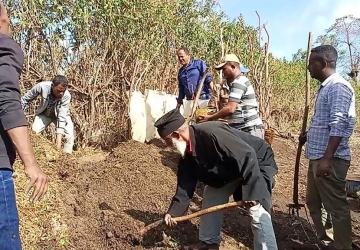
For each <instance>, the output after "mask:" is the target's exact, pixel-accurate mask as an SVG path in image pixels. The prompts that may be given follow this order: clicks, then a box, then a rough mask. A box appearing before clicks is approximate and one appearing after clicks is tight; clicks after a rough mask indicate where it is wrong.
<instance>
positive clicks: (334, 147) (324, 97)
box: [299, 45, 355, 250]
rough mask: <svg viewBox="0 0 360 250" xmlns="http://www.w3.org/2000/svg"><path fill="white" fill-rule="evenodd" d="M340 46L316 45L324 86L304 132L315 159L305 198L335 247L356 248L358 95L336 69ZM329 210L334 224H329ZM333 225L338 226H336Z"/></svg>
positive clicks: (315, 68)
mask: <svg viewBox="0 0 360 250" xmlns="http://www.w3.org/2000/svg"><path fill="white" fill-rule="evenodd" d="M337 58H338V54H337V51H336V50H335V48H334V47H332V46H330V45H322V46H318V47H316V48H314V49H312V50H311V55H310V59H309V65H308V70H309V72H310V74H311V77H312V78H315V79H317V80H319V82H320V87H319V90H318V93H317V97H316V102H315V111H314V115H313V117H312V119H311V123H310V126H309V128H308V131H307V133H306V134H304V135H300V138H299V139H300V142H301V143H302V144H304V143H305V142H307V145H306V158H308V159H309V160H310V162H309V169H308V177H307V193H306V204H307V206H308V208H309V211H310V215H311V217H312V220H313V222H314V225H315V228H316V231H317V234H318V237H319V238H320V240H321V241H322V243H323V244H324V245H330V246H334V247H335V249H342V250H348V249H349V250H350V249H352V247H351V245H352V239H351V231H352V230H351V217H350V208H349V204H348V202H347V200H346V190H345V185H346V175H347V172H348V169H349V167H350V160H351V157H350V147H349V138H350V136H351V134H352V133H353V130H354V125H355V95H354V89H353V88H352V86H351V84H350V83H349V82H348V81H346V80H345V79H344V78H343V77H341V76H340V75H339V74H338V73H336V61H337ZM326 213H328V214H329V215H330V217H331V220H332V224H333V225H332V227H333V228H325V226H324V224H325V223H324V222H325V219H326V217H327V214H326ZM330 227H331V226H330ZM332 231H333V232H332Z"/></svg>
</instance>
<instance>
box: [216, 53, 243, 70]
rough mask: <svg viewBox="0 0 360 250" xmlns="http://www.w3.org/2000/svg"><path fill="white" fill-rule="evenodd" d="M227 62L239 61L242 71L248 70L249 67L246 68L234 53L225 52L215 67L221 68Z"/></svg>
mask: <svg viewBox="0 0 360 250" xmlns="http://www.w3.org/2000/svg"><path fill="white" fill-rule="evenodd" d="M227 62H235V63H239V66H240V70H241V72H242V73H246V72H249V69H248V68H246V67H245V66H244V65H243V64H242V63H241V62H240V60H239V58H238V57H237V56H236V55H235V54H226V55H225V57H224V59H223V60H222V62H221V63H220V64H219V65H217V66H215V69H217V70H220V69H222V68H223V67H224V66H225V64H226V63H227Z"/></svg>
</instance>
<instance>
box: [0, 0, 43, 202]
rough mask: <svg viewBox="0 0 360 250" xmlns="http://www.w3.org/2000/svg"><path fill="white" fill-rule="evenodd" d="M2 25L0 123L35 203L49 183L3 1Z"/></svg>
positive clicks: (21, 58)
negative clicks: (36, 152)
mask: <svg viewBox="0 0 360 250" xmlns="http://www.w3.org/2000/svg"><path fill="white" fill-rule="evenodd" d="M0 23H1V27H0V123H1V124H2V127H3V129H4V131H6V132H7V133H8V135H9V137H10V140H11V141H12V143H13V145H14V147H15V149H16V151H17V152H18V154H19V156H20V158H21V160H22V161H23V163H24V165H25V174H26V175H27V176H28V177H29V178H30V182H29V184H28V185H27V187H26V192H28V191H29V190H30V189H31V188H32V187H34V191H33V193H32V196H31V201H37V200H38V199H40V198H41V197H42V196H43V195H44V194H45V193H46V190H47V180H46V176H45V175H44V174H43V173H42V171H41V169H40V167H39V165H38V164H37V162H36V159H35V155H34V150H33V148H32V146H31V143H30V138H29V134H28V131H27V125H28V124H27V121H26V117H25V114H24V111H23V110H22V105H21V100H20V99H21V98H20V86H19V78H20V74H21V71H22V65H23V61H24V55H23V52H22V51H21V48H20V47H19V45H18V44H17V43H16V42H15V41H14V40H13V39H12V38H10V29H9V18H8V16H7V11H6V9H5V7H4V6H3V4H2V3H1V2H0ZM7 139H8V138H6V139H5V140H7Z"/></svg>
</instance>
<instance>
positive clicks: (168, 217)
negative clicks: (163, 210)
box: [164, 214, 177, 227]
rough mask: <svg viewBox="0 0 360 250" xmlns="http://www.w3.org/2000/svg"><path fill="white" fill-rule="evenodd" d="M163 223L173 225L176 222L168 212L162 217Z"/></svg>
mask: <svg viewBox="0 0 360 250" xmlns="http://www.w3.org/2000/svg"><path fill="white" fill-rule="evenodd" d="M164 221H165V224H166V225H168V226H170V227H173V226H175V225H176V224H177V222H176V221H175V220H174V219H173V218H172V217H171V215H170V214H165V218H164Z"/></svg>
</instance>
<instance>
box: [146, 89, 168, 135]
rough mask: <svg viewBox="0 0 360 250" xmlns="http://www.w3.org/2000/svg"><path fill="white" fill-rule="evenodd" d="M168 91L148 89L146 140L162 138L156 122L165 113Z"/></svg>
mask: <svg viewBox="0 0 360 250" xmlns="http://www.w3.org/2000/svg"><path fill="white" fill-rule="evenodd" d="M165 97H166V93H164V92H160V91H157V90H150V89H148V90H146V100H145V104H146V113H147V124H146V141H147V142H148V141H150V140H152V139H154V138H160V136H159V134H158V132H157V129H156V128H155V127H154V123H155V121H156V120H157V119H159V118H160V117H161V116H163V115H164V101H165Z"/></svg>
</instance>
